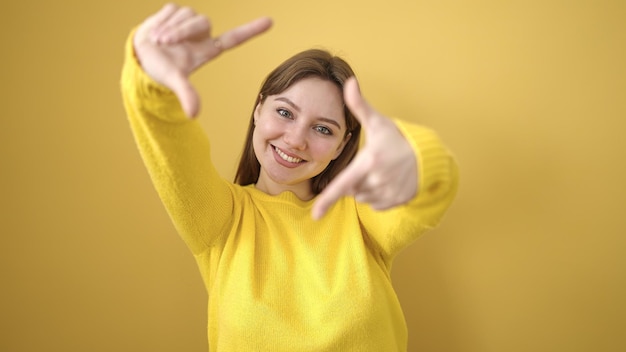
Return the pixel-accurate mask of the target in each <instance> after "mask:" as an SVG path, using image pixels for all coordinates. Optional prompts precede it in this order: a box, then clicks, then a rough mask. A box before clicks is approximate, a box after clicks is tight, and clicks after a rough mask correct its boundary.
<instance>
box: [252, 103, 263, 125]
mask: <svg viewBox="0 0 626 352" xmlns="http://www.w3.org/2000/svg"><path fill="white" fill-rule="evenodd" d="M261 104H262V103H261V102H260V101H259V103H258V104H256V107H255V108H254V114H253V115H254V125H255V126H256V122H257V121H258V120H259V116H260V115H261Z"/></svg>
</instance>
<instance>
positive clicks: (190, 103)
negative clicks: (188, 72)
mask: <svg viewBox="0 0 626 352" xmlns="http://www.w3.org/2000/svg"><path fill="white" fill-rule="evenodd" d="M169 86H170V89H171V90H172V92H174V94H176V97H178V101H179V102H180V106H181V107H182V108H183V111H184V112H185V114H186V115H187V116H188V117H190V118H193V117H196V116H197V115H198V113H199V112H200V96H199V95H198V92H197V91H196V89H195V88H194V87H193V86H192V85H191V83H190V82H189V79H188V78H187V77H186V76H185V75H184V74H182V73H180V72H177V73H175V74H173V75H172V76H171V81H170V85H169Z"/></svg>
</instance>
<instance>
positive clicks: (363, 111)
mask: <svg viewBox="0 0 626 352" xmlns="http://www.w3.org/2000/svg"><path fill="white" fill-rule="evenodd" d="M343 97H344V100H345V102H346V105H347V106H348V108H349V109H350V111H351V112H352V113H353V114H354V117H356V119H357V120H359V122H360V123H361V124H362V125H366V124H367V122H368V121H369V117H370V116H372V115H374V113H375V111H374V109H373V108H372V107H371V106H370V105H369V104H368V102H367V101H366V100H365V98H363V96H362V95H361V89H360V87H359V83H358V81H357V80H356V78H355V77H350V78H348V79H347V80H346V82H345V83H344V85H343Z"/></svg>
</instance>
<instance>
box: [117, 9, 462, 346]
mask: <svg viewBox="0 0 626 352" xmlns="http://www.w3.org/2000/svg"><path fill="white" fill-rule="evenodd" d="M270 26H271V21H270V20H269V19H267V18H261V19H258V20H256V21H253V22H250V23H248V24H245V25H243V26H241V27H238V28H235V29H233V30H231V31H228V32H226V33H224V34H222V35H221V36H219V37H213V36H212V35H211V30H210V29H211V27H210V23H209V21H208V19H207V18H206V17H204V16H201V15H198V14H196V13H195V12H193V11H192V10H191V9H189V8H184V7H182V8H181V7H178V6H176V5H171V4H170V5H166V6H165V7H164V8H163V9H161V11H159V12H158V13H156V14H154V15H153V16H151V17H149V18H148V19H147V20H146V21H144V22H143V23H142V24H141V25H140V26H139V27H138V28H137V29H136V30H135V31H133V32H132V33H131V36H130V38H129V40H128V42H127V47H126V49H127V50H126V61H125V64H124V69H123V73H122V92H123V97H124V103H125V107H126V110H127V113H128V117H129V120H130V123H131V127H132V130H133V133H134V135H135V138H136V141H137V145H138V147H139V150H140V152H141V155H142V157H143V158H144V161H145V164H146V166H147V168H148V171H149V173H150V175H151V178H152V181H153V183H154V185H155V187H156V189H157V191H158V193H159V195H160V197H161V199H162V200H163V203H164V204H165V206H166V208H167V210H168V212H169V214H170V216H171V218H172V220H173V222H174V224H175V225H176V228H177V230H178V232H179V233H180V235H181V237H182V238H183V240H184V241H185V242H186V243H187V245H188V246H189V248H190V250H191V251H192V253H193V255H194V256H195V258H196V260H197V262H198V266H199V268H200V272H201V275H202V278H203V279H204V282H205V285H206V288H207V291H208V295H209V305H208V337H209V348H210V349H211V350H215V351H404V350H406V343H407V329H406V324H405V321H404V317H403V314H402V310H401V308H400V304H399V302H398V299H397V297H396V295H395V293H394V290H393V287H392V284H391V280H390V269H391V264H392V262H393V259H394V257H395V256H396V254H398V252H400V251H401V250H402V249H403V248H405V247H406V246H407V245H409V244H410V243H411V242H412V241H414V240H415V239H416V238H417V237H418V236H419V235H420V234H422V233H423V232H424V231H426V230H428V229H430V228H432V227H434V226H435V225H437V223H438V222H439V221H440V219H441V217H442V216H443V214H444V213H445V211H446V209H447V208H448V206H449V205H450V203H451V202H452V199H453V197H454V194H455V191H456V186H457V173H456V164H455V163H454V160H453V158H452V157H451V155H450V154H449V152H448V151H447V150H446V149H445V147H444V146H443V145H442V144H441V142H440V141H439V139H438V138H437V136H436V134H435V133H433V132H432V131H430V130H428V129H426V128H423V127H420V126H416V125H411V124H408V123H405V122H401V121H398V120H390V119H388V118H386V117H384V116H382V115H380V114H379V113H377V112H376V111H375V110H374V109H372V108H371V107H370V106H369V105H368V104H367V102H366V101H365V100H364V99H363V98H362V96H361V94H360V92H359V89H358V86H357V83H356V80H355V79H354V78H353V75H354V74H353V72H352V70H351V69H350V67H349V66H348V65H347V64H346V63H345V62H344V61H343V60H342V59H340V58H337V57H334V56H332V55H330V54H329V53H327V52H325V51H320V50H309V51H305V52H302V53H299V54H297V55H295V56H293V57H292V58H290V59H288V60H287V61H285V62H284V63H282V64H281V65H280V66H278V67H277V68H276V69H275V70H274V71H273V72H271V73H270V75H269V76H268V77H267V79H266V80H265V82H264V84H263V86H262V87H261V90H260V92H259V94H258V96H257V97H256V101H255V105H254V109H253V111H252V116H251V119H250V126H249V129H248V134H247V137H246V142H245V146H244V152H243V155H242V158H241V161H240V164H239V169H238V171H237V175H236V180H235V181H236V182H235V183H231V182H228V181H226V180H224V179H222V178H221V177H220V176H219V175H218V174H217V172H216V170H215V168H214V167H213V165H212V163H211V156H210V154H211V152H210V144H209V141H208V140H207V138H206V134H205V133H204V132H203V130H202V129H201V126H200V125H199V124H198V123H197V122H196V121H194V120H192V119H190V118H189V117H190V116H195V115H196V114H197V113H198V110H199V105H200V99H199V96H198V94H197V93H196V91H195V90H194V88H193V87H192V86H191V84H190V83H189V80H188V77H189V75H190V74H191V73H192V72H193V71H194V70H196V69H197V68H199V67H201V66H202V65H204V64H205V63H207V62H209V61H210V60H211V59H213V58H214V57H216V56H217V55H219V54H221V53H222V52H224V51H225V50H227V49H230V48H233V47H235V46H237V45H239V44H241V43H243V42H244V41H246V40H248V39H250V38H252V37H253V36H255V35H257V34H260V33H262V32H264V31H265V30H266V29H268V28H269V27H270ZM361 129H363V131H361ZM361 132H363V133H364V136H365V138H366V140H365V141H366V143H365V144H364V146H363V148H362V149H361V150H360V151H359V152H358V154H357V148H358V145H359V137H360V135H361Z"/></svg>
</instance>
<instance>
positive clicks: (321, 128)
mask: <svg viewBox="0 0 626 352" xmlns="http://www.w3.org/2000/svg"><path fill="white" fill-rule="evenodd" d="M314 129H315V131H317V132H319V133H321V134H324V135H327V136H332V134H333V131H331V130H330V129H329V128H328V127H325V126H315V128H314Z"/></svg>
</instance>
